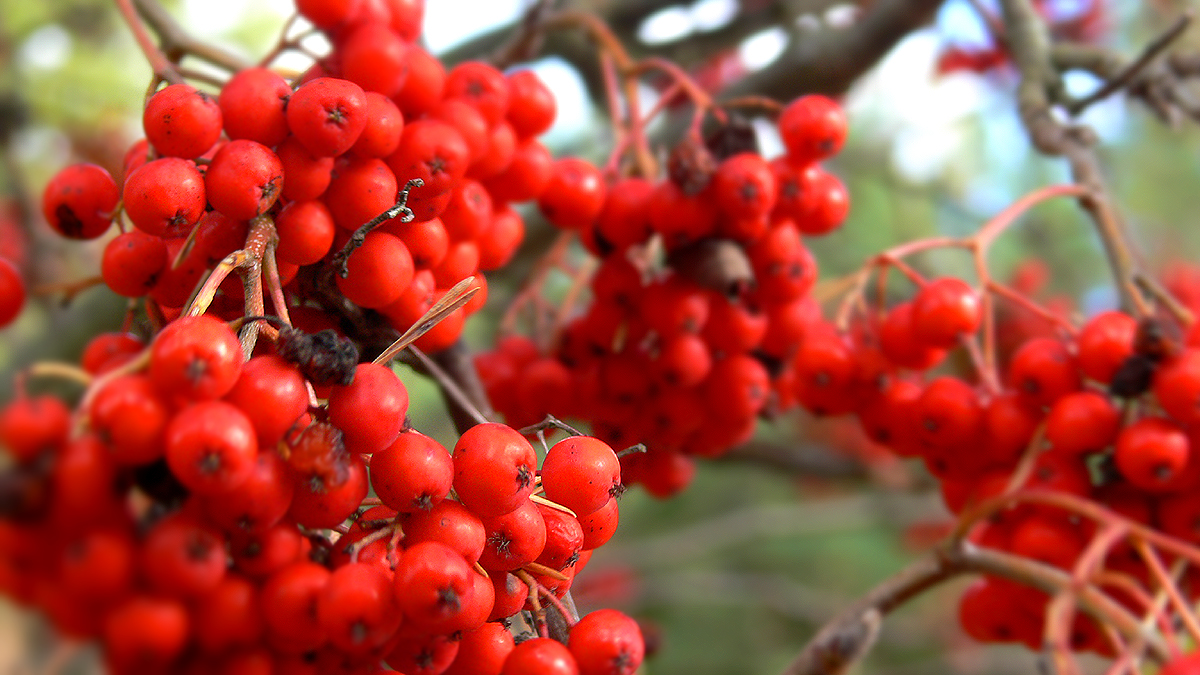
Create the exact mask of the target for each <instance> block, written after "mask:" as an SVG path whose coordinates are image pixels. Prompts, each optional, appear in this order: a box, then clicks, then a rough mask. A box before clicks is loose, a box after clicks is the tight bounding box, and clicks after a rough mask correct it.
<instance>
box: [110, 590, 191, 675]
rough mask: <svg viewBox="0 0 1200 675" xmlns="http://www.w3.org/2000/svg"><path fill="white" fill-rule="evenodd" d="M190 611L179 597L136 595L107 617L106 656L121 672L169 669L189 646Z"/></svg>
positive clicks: (115, 668)
mask: <svg viewBox="0 0 1200 675" xmlns="http://www.w3.org/2000/svg"><path fill="white" fill-rule="evenodd" d="M189 634H190V625H189V621H188V614H187V610H186V609H185V608H184V606H183V605H182V604H180V603H179V602H177V601H175V600H171V599H167V598H161V597H150V596H146V595H135V596H133V597H131V598H129V599H128V600H126V601H125V602H123V603H121V604H120V605H119V606H118V607H116V608H115V609H114V610H113V611H112V612H110V613H109V614H108V616H107V617H106V618H105V620H104V648H105V652H106V654H105V656H106V658H107V659H108V661H109V663H110V664H111V665H112V666H113V668H114V670H116V671H117V672H130V673H132V672H154V671H156V670H160V669H166V668H167V666H169V665H170V663H171V662H172V661H173V660H174V659H175V658H176V657H178V656H179V655H180V654H181V653H182V652H183V649H184V647H185V646H186V645H187V642H188V637H189Z"/></svg>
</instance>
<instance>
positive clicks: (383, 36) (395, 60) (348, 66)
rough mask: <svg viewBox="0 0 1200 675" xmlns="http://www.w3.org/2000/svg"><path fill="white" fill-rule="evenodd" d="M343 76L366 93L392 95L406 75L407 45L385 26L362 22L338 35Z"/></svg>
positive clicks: (337, 43) (395, 92) (402, 83)
mask: <svg viewBox="0 0 1200 675" xmlns="http://www.w3.org/2000/svg"><path fill="white" fill-rule="evenodd" d="M336 47H337V51H338V55H339V56H340V57H341V58H340V64H341V67H342V76H343V77H345V78H346V79H347V80H349V81H351V82H353V83H355V84H357V85H358V86H360V87H362V89H363V91H365V92H378V93H379V94H382V95H383V96H385V97H388V98H390V97H392V96H395V95H396V94H397V93H399V92H400V89H401V88H402V87H403V86H404V80H405V79H407V78H408V49H409V47H408V45H407V44H405V42H404V40H403V39H401V38H400V36H399V35H396V33H394V32H393V31H392V29H391V28H390V27H388V26H386V25H380V24H378V23H372V22H363V23H358V24H355V25H354V26H352V27H350V28H349V29H348V30H346V31H343V32H341V33H340V34H339V35H338V39H337V42H336Z"/></svg>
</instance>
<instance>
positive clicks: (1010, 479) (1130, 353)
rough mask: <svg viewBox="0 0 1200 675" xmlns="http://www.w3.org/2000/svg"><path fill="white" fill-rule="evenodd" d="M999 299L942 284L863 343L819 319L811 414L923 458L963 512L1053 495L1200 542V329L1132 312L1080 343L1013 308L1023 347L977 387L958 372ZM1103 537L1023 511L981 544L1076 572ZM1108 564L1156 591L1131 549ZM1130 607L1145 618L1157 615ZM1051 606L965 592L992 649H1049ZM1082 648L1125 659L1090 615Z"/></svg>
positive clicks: (1066, 519) (884, 320)
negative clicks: (1199, 335) (1004, 500)
mask: <svg viewBox="0 0 1200 675" xmlns="http://www.w3.org/2000/svg"><path fill="white" fill-rule="evenodd" d="M1022 283H1026V282H1022ZM1027 285H1029V286H1030V288H1034V287H1036V286H1037V285H1038V284H1037V283H1033V282H1028V283H1027ZM985 297H986V296H985V292H984V291H981V290H979V289H976V288H974V287H972V286H971V285H970V284H968V283H966V282H964V281H962V280H959V279H956V278H951V277H943V278H936V279H932V280H928V281H923V282H922V283H921V284H920V286H919V289H918V290H917V292H916V294H915V295H914V296H913V297H912V299H911V300H909V301H905V302H900V303H898V304H895V305H893V306H892V307H890V308H888V309H886V310H882V311H880V312H879V313H878V314H877V315H872V316H871V317H868V318H867V319H866V320H864V321H862V322H860V323H858V324H857V325H855V326H854V327H853V328H852V329H851V330H850V331H848V332H846V331H839V330H838V329H837V328H836V327H835V326H833V325H832V324H829V323H826V322H824V321H820V320H819V321H816V322H814V323H813V324H811V325H810V326H809V327H808V328H807V329H806V331H805V338H804V341H803V342H802V344H801V346H800V350H799V353H798V356H797V361H798V364H799V365H798V371H797V372H798V375H799V377H800V380H801V385H800V386H801V389H800V391H802V392H808V393H807V394H806V395H804V396H803V397H802V403H803V404H804V405H805V406H806V407H807V408H808V409H809V410H811V411H814V412H817V413H819V414H828V415H838V414H846V413H850V414H853V415H855V416H856V417H857V419H858V420H859V422H860V423H861V425H862V428H863V429H864V430H865V432H866V433H867V435H868V436H869V437H870V438H871V439H872V440H874V441H875V442H877V443H879V444H882V445H884V446H886V447H888V448H890V449H891V450H892V451H894V452H895V453H896V454H898V455H900V456H902V457H912V458H918V459H920V460H921V461H922V462H923V463H924V464H925V466H926V467H927V468H928V470H929V472H930V473H932V474H933V475H934V476H935V477H936V478H937V479H938V481H939V483H940V487H941V492H942V496H943V498H944V501H945V504H946V506H947V507H948V508H949V509H950V510H951V511H952V512H953V513H956V514H968V513H969V512H970V511H971V510H972V509H973V508H975V507H976V506H978V505H980V504H983V503H985V502H988V500H991V499H993V498H997V497H1000V496H1001V495H1003V494H1008V493H1011V492H1013V491H1016V490H1041V491H1044V492H1048V493H1057V494H1063V495H1072V496H1076V497H1079V498H1083V499H1087V500H1091V501H1092V502H1096V503H1099V504H1100V505H1103V506H1105V507H1107V508H1109V509H1111V510H1112V511H1114V512H1116V513H1119V514H1121V515H1123V516H1125V517H1127V518H1130V519H1132V520H1133V521H1135V522H1139V523H1144V524H1146V525H1148V526H1151V527H1153V528H1155V529H1156V530H1159V531H1162V532H1165V533H1166V534H1168V535H1171V536H1174V537H1177V538H1178V539H1181V540H1183V541H1188V542H1192V543H1200V531H1198V530H1197V527H1196V524H1197V522H1200V519H1198V518H1197V514H1200V502H1198V501H1197V499H1196V498H1195V490H1196V488H1197V487H1200V457H1197V453H1196V452H1195V451H1194V450H1193V448H1194V447H1195V446H1194V445H1193V442H1194V441H1193V439H1194V437H1195V434H1194V429H1195V425H1196V422H1197V421H1200V418H1198V417H1197V416H1196V413H1195V402H1196V400H1197V399H1198V398H1200V352H1198V351H1197V350H1196V349H1195V347H1194V345H1196V344H1200V342H1197V339H1196V337H1195V334H1196V331H1194V330H1192V331H1190V332H1189V333H1188V334H1187V336H1186V337H1183V338H1181V337H1180V335H1181V334H1180V332H1179V330H1178V328H1177V324H1176V323H1175V322H1174V321H1173V320H1170V319H1167V318H1164V317H1153V316H1151V317H1146V318H1142V319H1140V320H1139V319H1136V318H1134V317H1133V316H1131V315H1129V314H1126V313H1123V312H1119V311H1108V312H1103V313H1101V314H1098V315H1096V316H1094V317H1092V318H1091V319H1090V320H1088V321H1087V322H1086V323H1085V324H1084V325H1083V327H1082V328H1080V329H1078V330H1076V329H1075V328H1073V327H1072V326H1071V324H1070V323H1068V322H1067V321H1066V320H1065V319H1063V318H1062V317H1061V316H1058V315H1057V314H1056V313H1055V312H1051V311H1048V310H1044V309H1042V310H1039V313H1037V314H1034V313H1033V312H1032V310H1031V309H1029V308H1028V307H1024V308H1019V309H1013V308H1008V309H1006V310H1005V311H999V310H998V311H997V316H998V317H1001V318H1002V320H1003V321H1004V322H1005V323H1002V324H1001V326H1000V327H998V328H996V329H995V330H996V331H997V334H998V335H1008V336H1009V338H1014V339H1018V338H1019V340H1020V342H1019V343H1017V344H1014V345H1013V348H1012V349H1011V351H1010V352H1008V353H1007V354H1004V352H1001V354H1002V358H1000V359H999V362H998V364H997V365H998V366H999V373H998V376H997V377H989V372H990V369H989V368H987V367H979V368H977V371H978V377H977V378H975V377H962V376H956V375H952V374H948V371H947V370H946V369H944V368H943V367H942V366H943V364H944V363H945V362H946V361H947V359H948V356H949V355H950V354H951V353H952V352H954V351H956V350H959V349H960V348H966V351H967V352H968V353H969V352H970V350H971V349H975V348H977V347H976V346H975V345H974V341H975V340H976V339H977V338H978V337H979V334H980V332H981V324H982V322H983V317H984V312H985V309H984V304H983V303H984V301H985ZM989 299H990V300H992V301H998V299H997V298H995V297H992V298H989ZM977 365H979V364H977ZM984 365H986V364H984ZM939 368H941V370H940V371H939V370H938V369H939ZM1094 532H1095V523H1094V522H1090V521H1086V520H1081V519H1080V518H1079V517H1078V516H1076V515H1073V514H1072V513H1070V512H1069V511H1068V510H1065V509H1063V508H1060V507H1055V506H1046V505H1031V504H1023V505H1020V506H1017V507H1013V508H1009V509H1006V510H1003V511H1000V512H999V513H997V514H995V515H993V516H992V517H991V518H990V519H989V520H988V521H987V524H986V526H985V527H983V528H981V529H979V530H977V531H976V532H975V533H974V535H973V536H974V537H975V540H976V543H978V544H979V545H981V546H985V547H988V548H993V549H997V550H1001V551H1005V552H1008V553H1012V554H1015V555H1018V556H1020V557H1022V558H1025V559H1031V560H1036V561H1040V562H1044V563H1046V564H1049V565H1052V566H1055V567H1059V568H1062V569H1064V570H1072V569H1074V567H1075V565H1076V563H1077V562H1078V561H1079V560H1080V557H1081V556H1082V555H1083V553H1084V550H1085V548H1086V547H1087V546H1088V544H1089V542H1090V541H1091V539H1092V535H1093V534H1094ZM1104 565H1105V566H1106V568H1108V569H1110V570H1115V571H1118V572H1120V573H1122V574H1128V575H1130V576H1131V577H1132V578H1134V579H1138V580H1141V581H1142V582H1143V583H1150V579H1151V571H1150V569H1149V568H1148V567H1147V563H1146V562H1145V560H1143V559H1142V558H1140V557H1139V555H1138V554H1137V553H1136V551H1135V550H1134V549H1133V547H1132V546H1129V545H1127V544H1121V545H1119V546H1115V547H1114V548H1113V549H1112V550H1111V551H1109V552H1108V553H1107V556H1106V558H1105V560H1104ZM1115 592H1116V595H1118V596H1120V597H1125V596H1122V595H1121V593H1120V592H1119V589H1116V590H1115ZM1127 599H1128V600H1129V603H1130V608H1131V610H1132V611H1135V612H1142V611H1145V608H1144V607H1142V606H1141V605H1140V604H1139V602H1138V601H1136V600H1135V599H1133V598H1132V597H1129V598H1127ZM1048 600H1049V598H1048V596H1047V595H1046V594H1044V593H1041V592H1040V591H1036V590H1033V589H1031V588H1029V587H1026V586H1021V585H1020V584H1017V583H1014V582H1012V581H1008V580H1005V579H1001V578H999V577H992V576H985V577H984V578H982V579H980V580H979V581H978V582H976V584H975V585H974V586H972V587H971V588H970V589H969V590H968V591H967V592H966V593H965V594H964V596H963V598H962V605H961V614H960V616H961V620H962V623H963V625H964V627H965V628H966V630H967V631H968V632H969V633H970V634H971V635H972V636H974V637H976V638H978V639H980V640H985V641H1023V642H1024V643H1025V644H1027V645H1029V646H1030V647H1031V648H1033V649H1039V648H1040V647H1041V645H1042V640H1043V632H1042V631H1043V617H1044V615H1045V610H1046V604H1047V602H1048ZM1072 640H1073V646H1074V648H1076V649H1081V650H1084V649H1087V650H1095V651H1099V652H1102V653H1110V652H1111V649H1112V645H1111V644H1110V643H1108V641H1107V640H1106V639H1105V638H1104V637H1103V633H1102V631H1101V630H1100V629H1099V627H1098V626H1097V625H1096V624H1095V623H1094V622H1092V621H1091V620H1090V619H1086V618H1080V619H1078V621H1077V624H1076V630H1075V634H1074V635H1073V637H1072Z"/></svg>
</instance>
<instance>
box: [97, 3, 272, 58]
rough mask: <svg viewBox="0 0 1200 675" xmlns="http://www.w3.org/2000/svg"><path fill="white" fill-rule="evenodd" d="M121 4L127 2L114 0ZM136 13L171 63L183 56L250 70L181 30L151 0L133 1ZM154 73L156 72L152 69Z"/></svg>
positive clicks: (167, 13) (226, 54)
mask: <svg viewBox="0 0 1200 675" xmlns="http://www.w3.org/2000/svg"><path fill="white" fill-rule="evenodd" d="M118 2H119V3H121V4H125V3H128V2H129V0H118ZM133 3H134V4H135V5H136V6H137V11H138V13H139V14H141V15H142V18H144V19H145V20H146V23H147V24H149V25H150V29H151V30H153V31H154V33H155V35H157V36H158V39H159V41H160V42H161V43H162V52H163V53H164V54H166V56H167V58H168V59H170V60H171V61H172V62H174V63H178V62H179V61H180V60H182V59H183V57H184V56H186V55H189V54H190V55H192V56H195V57H196V58H199V59H203V60H205V61H207V62H209V63H211V64H213V65H214V66H218V67H220V68H223V69H225V70H227V71H229V72H231V73H235V72H237V71H239V70H242V69H245V68H250V67H251V66H253V65H254V64H253V63H251V62H250V61H248V60H246V59H244V58H242V57H241V56H238V55H237V54H234V53H233V52H230V51H227V50H225V49H222V48H221V47H218V46H216V45H211V44H208V43H206V42H203V41H201V40H197V39H196V38H195V37H193V36H192V35H191V34H189V33H188V32H187V31H185V30H184V29H183V27H182V26H180V25H179V23H178V22H176V21H175V18H174V17H172V16H171V14H170V13H169V12H167V10H165V9H163V6H162V5H160V4H158V3H157V2H156V1H155V0H133ZM156 72H157V70H156Z"/></svg>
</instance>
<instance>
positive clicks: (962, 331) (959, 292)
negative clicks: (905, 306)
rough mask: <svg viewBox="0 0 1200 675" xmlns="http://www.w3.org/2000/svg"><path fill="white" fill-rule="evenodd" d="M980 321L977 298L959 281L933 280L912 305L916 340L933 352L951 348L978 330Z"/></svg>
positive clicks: (974, 293)
mask: <svg viewBox="0 0 1200 675" xmlns="http://www.w3.org/2000/svg"><path fill="white" fill-rule="evenodd" d="M981 320H982V313H981V310H980V308H979V295H978V294H977V293H976V292H975V289H973V288H971V287H970V286H969V285H968V284H967V283H966V282H964V281H962V280H960V279H954V278H951V277H943V278H941V279H935V280H933V281H931V282H929V283H927V284H925V285H924V286H922V287H921V290H920V291H918V292H917V295H916V297H915V298H913V301H912V325H913V330H914V332H915V334H916V337H917V339H919V340H920V341H921V342H923V343H925V344H926V345H928V346H929V347H933V348H935V349H950V348H951V347H954V346H955V345H956V344H958V339H959V336H960V335H971V334H973V333H974V332H975V331H976V330H978V329H979V323H980V321H981Z"/></svg>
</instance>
